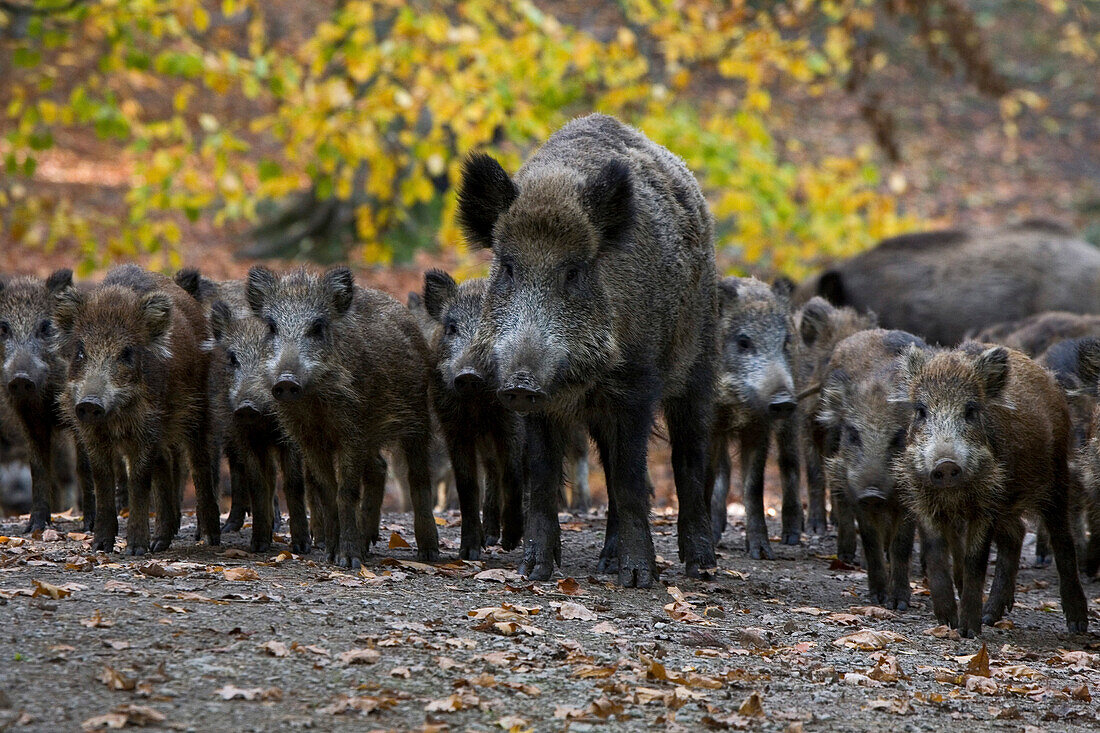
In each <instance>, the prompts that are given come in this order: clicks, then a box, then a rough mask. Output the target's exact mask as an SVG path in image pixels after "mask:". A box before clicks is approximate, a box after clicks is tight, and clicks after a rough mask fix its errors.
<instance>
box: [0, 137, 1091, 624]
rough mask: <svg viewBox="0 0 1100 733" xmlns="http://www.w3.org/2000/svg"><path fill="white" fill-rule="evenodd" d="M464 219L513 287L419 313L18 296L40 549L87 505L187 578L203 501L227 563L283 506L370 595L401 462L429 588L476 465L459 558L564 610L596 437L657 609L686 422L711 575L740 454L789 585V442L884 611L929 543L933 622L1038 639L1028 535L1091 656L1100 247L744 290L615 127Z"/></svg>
mask: <svg viewBox="0 0 1100 733" xmlns="http://www.w3.org/2000/svg"><path fill="white" fill-rule="evenodd" d="M458 219H459V222H460V224H461V226H462V228H463V230H464V232H465V234H466V237H467V240H468V242H469V244H470V246H472V247H475V248H488V249H490V250H491V251H492V265H491V269H490V273H489V276H488V277H487V278H484V279H477V280H469V281H466V282H463V283H457V282H456V281H455V280H454V279H453V278H452V277H451V276H450V275H448V274H447V273H445V272H442V271H438V270H432V271H429V272H428V273H426V275H425V278H424V289H423V292H422V293H418V294H415V295H414V296H411V298H410V307H411V309H410V308H409V307H406V306H404V305H402V304H400V303H399V302H397V301H396V300H394V299H392V298H390V297H389V296H387V295H384V294H383V293H380V292H378V291H375V290H371V289H367V288H362V287H359V286H357V285H356V284H355V281H354V279H353V277H352V273H351V271H350V270H348V269H347V268H344V267H336V268H333V269H330V270H328V271H326V272H324V273H323V274H316V273H312V272H309V271H305V270H297V271H292V272H286V273H282V274H280V273H275V272H272V271H271V270H269V269H266V268H264V267H260V266H257V267H253V268H252V269H251V270H250V271H249V273H248V276H247V277H246V278H245V279H243V280H231V281H225V282H214V281H212V280H209V279H207V278H205V277H203V276H202V275H201V274H200V273H199V272H197V271H195V270H184V271H181V272H179V273H178V274H177V275H176V277H175V279H174V280H171V279H168V278H166V277H164V276H162V275H158V274H154V273H151V272H147V271H145V270H142V269H141V268H138V267H136V266H133V265H127V266H122V267H118V268H116V269H114V270H112V271H110V272H109V273H107V275H106V276H105V277H104V278H103V279H102V281H100V282H99V283H97V284H95V285H94V286H92V285H88V286H83V285H81V284H74V283H73V280H72V274H71V272H69V271H67V270H60V271H58V272H55V273H54V274H53V275H51V276H50V277H49V278H47V279H46V280H40V279H36V278H32V277H11V278H8V279H3V280H0V357H2V359H3V384H2V385H0V386H2V389H0V393H2V400H0V404H2V408H3V409H2V412H0V416H2V423H3V428H4V430H5V431H6V432H7V433H8V434H9V436H11V435H14V436H16V437H15V438H14V439H15V440H16V442H19V443H21V445H22V446H23V450H24V451H25V455H26V460H27V462H28V463H29V464H30V471H31V485H32V491H31V493H32V500H31V507H30V522H29V524H28V526H27V528H26V529H27V531H33V530H36V529H41V528H42V527H44V526H45V525H46V524H47V523H48V522H49V521H50V512H51V511H52V510H58V509H59V507H58V506H57V505H56V503H51V502H52V500H53V497H54V496H55V494H56V493H57V491H58V487H59V486H61V485H62V484H63V483H65V482H66V481H67V480H68V479H69V476H68V474H69V473H71V474H75V476H74V477H73V478H74V482H75V483H76V484H78V485H79V486H80V488H81V493H82V498H83V511H84V517H85V523H86V525H87V527H88V528H89V530H90V531H91V532H93V533H94V542H93V548H94V549H95V550H97V551H104V552H112V551H113V550H114V549H115V539H116V535H117V534H118V512H119V510H120V508H122V507H124V506H125V507H128V510H129V513H128V516H127V520H126V521H127V530H126V550H127V552H129V553H131V554H137V555H140V554H142V553H145V552H156V551H162V550H165V549H167V548H168V547H169V546H170V545H171V543H172V541H173V538H174V537H175V535H176V534H177V532H178V531H179V528H180V501H181V495H182V490H183V484H184V482H185V479H186V477H187V475H188V474H190V477H191V481H192V482H193V485H194V488H195V495H196V501H197V520H198V521H197V524H198V529H197V535H198V536H199V537H201V538H202V539H204V540H205V541H206V542H208V543H210V544H217V543H218V542H219V541H220V535H221V533H222V532H223V531H232V530H236V529H239V528H240V526H241V522H242V517H243V512H244V510H245V507H249V511H251V513H252V515H253V522H252V524H253V530H252V540H251V541H252V549H253V550H254V551H264V550H266V549H268V548H269V547H270V545H271V543H272V529H273V526H274V525H275V524H276V523H277V522H278V521H279V519H278V514H277V513H276V509H275V507H277V504H276V503H275V502H276V499H275V488H276V485H277V484H278V483H280V476H281V485H282V490H283V494H284V497H285V501H286V505H287V509H288V513H289V526H290V535H291V543H292V549H293V551H294V552H297V553H306V552H309V551H310V550H311V548H312V547H313V546H322V545H323V547H324V549H325V550H326V551H327V553H328V557H329V559H330V560H331V561H332V562H335V563H337V564H338V565H341V566H345V567H356V566H358V565H359V564H360V563H361V561H362V558H363V557H364V556H365V555H366V554H367V552H368V551H369V548H370V546H371V544H372V543H373V542H376V541H378V539H379V521H380V511H381V505H382V498H383V492H384V488H385V482H386V476H387V470H388V467H387V461H386V458H385V456H390V457H391V460H392V462H393V463H395V464H399V465H400V467H401V468H400V471H399V472H400V473H401V474H402V476H401V478H402V481H403V485H404V486H406V487H407V491H408V494H409V498H410V499H411V505H412V511H413V516H414V524H415V535H416V548H417V553H418V556H419V557H420V559H422V560H426V561H431V560H435V559H437V558H438V557H439V542H438V537H437V534H436V524H435V521H434V519H433V516H432V508H433V505H434V482H435V476H434V475H435V473H437V472H436V470H435V468H434V467H433V466H434V465H435V464H436V463H438V462H439V461H438V458H437V457H436V456H434V455H433V453H439V452H445V453H446V454H447V456H449V464H450V470H451V471H452V472H453V481H454V485H455V488H456V490H457V494H458V501H459V506H460V508H461V514H462V529H461V545H460V551H459V554H460V556H461V557H462V558H467V559H476V558H478V557H479V555H480V553H481V552H482V548H483V547H485V546H486V545H489V544H494V543H497V542H499V543H500V544H501V545H502V546H503V547H504V548H505V549H512V548H515V547H520V546H522V549H523V556H522V560H521V561H520V566H519V568H520V572H522V573H523V574H525V575H527V576H529V577H531V578H532V579H538V580H544V579H547V578H549V577H550V575H551V573H552V572H553V570H554V567H555V565H558V564H560V561H561V536H560V531H559V526H558V507H559V501H560V498H561V496H562V494H563V483H564V478H563V475H564V474H563V467H564V466H566V465H567V464H569V463H572V464H576V463H577V458H576V456H577V455H578V451H579V452H580V453H579V455H581V459H580V462H581V463H584V465H587V464H586V463H585V461H584V459H583V455H584V453H585V452H586V450H587V443H588V439H589V438H591V440H592V441H593V442H594V444H595V446H596V448H597V451H598V455H599V459H600V463H601V464H602V466H603V469H604V471H605V473H606V477H607V487H608V500H609V506H608V513H607V531H606V536H605V537H606V538H605V542H604V547H603V550H602V552H601V554H600V558H599V566H600V570H601V571H603V572H610V573H613V574H615V575H617V577H618V580H619V582H620V583H621V584H622V585H624V586H639V587H645V586H649V585H651V584H652V583H653V582H654V581H655V580H656V579H657V567H656V562H655V554H654V548H653V541H652V537H651V534H650V528H649V523H648V517H649V502H650V492H651V487H650V484H649V480H648V475H647V470H646V457H647V444H648V442H649V439H650V436H651V433H652V432H653V431H654V429H655V420H656V416H657V415H656V413H657V408H658V407H659V408H660V411H661V416H662V417H663V426H664V431H665V432H666V433H667V436H668V440H669V442H670V444H671V459H672V469H673V475H674V478H675V486H676V493H677V500H678V505H679V520H678V539H679V551H680V560H681V561H682V562H683V563H684V565H685V571H686V573H687V574H688V575H690V576H702V575H706V574H708V573H709V572H710V571H711V570H712V569H713V568H715V566H716V559H715V552H714V547H715V545H716V544H717V543H718V542H719V541H720V539H721V537H722V535H723V532H724V529H725V526H726V501H727V495H728V492H729V488H730V473H731V461H730V457H729V443H730V442H731V441H733V440H734V439H736V441H737V442H738V445H739V454H740V467H741V476H742V488H743V497H744V499H743V500H744V504H745V510H746V514H745V548H746V551H747V552H748V553H749V554H750V555H751V556H752V557H754V558H771V557H772V556H773V551H772V549H771V548H770V547H769V536H768V529H767V526H766V524H765V513H764V469H765V463H766V461H767V456H768V452H769V447H770V444H771V442H772V436H773V435H774V436H775V442H776V447H777V453H778V460H779V470H780V476H781V479H782V490H783V503H782V530H781V533H780V540H781V541H782V542H783V543H785V544H797V543H798V542H799V541H800V538H801V535H802V534H803V532H811V533H817V534H820V533H823V532H825V531H826V525H827V521H828V515H827V513H826V494H827V493H828V499H829V501H828V503H829V504H830V505H831V510H832V511H831V518H832V523H833V524H834V525H835V527H836V532H837V542H838V555H839V557H840V558H841V559H843V560H846V561H854V560H855V557H856V544H857V542H856V537H857V533H858V536H859V538H860V542H861V544H862V548H863V550H862V557H863V564H864V566H865V568H866V569H867V573H868V583H869V586H870V588H869V590H870V594H871V596H872V598H873V600H874V601H875V602H877V603H882V604H885V605H887V606H888V607H890V608H896V609H899V610H904V609H906V608H907V607H908V604H909V600H910V568H911V564H912V563H911V556H912V551H913V545H914V541H915V539H916V538H917V537H919V538H920V552H921V561H922V562H921V567H922V568H923V570H924V572H925V573H926V575H927V583H928V587H929V589H930V591H931V600H932V606H933V610H934V613H935V615H936V617H937V618H938V619H940V620H941V621H943V622H946V623H949V624H951V625H952V626H956V627H957V628H958V629H959V631H960V633H961V634H963V635H964V636H972V635H974V634H977V633H979V632H980V630H981V626H982V624H983V623H984V624H992V623H994V622H996V621H997V620H998V619H1000V618H1001V617H1002V616H1003V615H1004V613H1005V612H1006V611H1008V610H1009V609H1011V608H1012V605H1013V600H1014V599H1013V594H1014V590H1015V578H1016V572H1017V567H1018V564H1019V560H1020V554H1021V546H1022V543H1023V539H1024V534H1025V526H1024V523H1023V516H1024V515H1025V514H1027V515H1030V516H1032V517H1034V518H1037V519H1039V520H1040V522H1041V527H1040V537H1039V542H1038V545H1037V547H1038V549H1037V555H1038V556H1039V557H1038V559H1039V560H1040V561H1047V560H1048V559H1049V558H1050V557H1051V556H1053V560H1054V562H1055V564H1056V565H1057V570H1058V574H1059V582H1060V590H1061V597H1062V607H1063V610H1064V613H1065V618H1066V623H1067V626H1068V628H1069V630H1070V631H1084V630H1085V629H1086V626H1087V609H1086V601H1085V596H1084V593H1083V590H1082V586H1081V581H1080V577H1079V572H1078V562H1079V558H1081V562H1082V566H1083V569H1084V571H1085V572H1086V573H1088V574H1089V575H1092V574H1095V573H1096V571H1097V570H1098V567H1100V410H1098V409H1096V404H1097V399H1098V380H1100V338H1097V337H1100V315H1087V314H1100V251H1098V250H1097V249H1095V248H1093V247H1092V246H1091V245H1088V244H1087V243H1084V242H1081V241H1078V240H1076V239H1074V238H1073V236H1072V235H1071V234H1070V233H1068V232H1066V231H1064V230H1062V229H1060V228H1058V227H1056V226H1054V225H1052V224H1049V223H1045V222H1026V223H1023V224H1020V225H1018V226H1015V227H1012V228H1008V229H1004V230H1001V231H992V232H970V233H968V232H939V233H929V234H917V235H909V236H904V237H898V238H895V239H891V240H887V241H885V242H882V243H881V244H880V245H879V246H878V247H876V248H875V249H873V250H871V251H869V252H866V253H864V254H862V255H859V256H857V257H855V258H853V259H851V260H848V261H846V262H843V263H841V264H839V265H837V266H836V267H834V268H833V269H831V270H829V271H827V272H824V273H822V274H820V275H819V276H817V277H815V278H813V279H812V280H809V281H807V282H805V283H803V284H802V285H801V286H798V287H795V286H794V285H793V284H792V283H790V282H787V281H779V282H777V283H775V284H774V285H771V286H769V285H766V284H764V283H762V282H760V281H758V280H756V279H753V278H734V277H728V278H719V277H718V276H717V273H716V270H715V260H714V241H713V240H714V232H713V223H712V219H711V216H710V214H709V212H708V209H707V204H706V202H705V200H704V198H703V195H702V193H701V191H700V189H699V186H698V185H697V183H696V181H695V179H694V178H693V176H692V174H691V173H690V172H689V171H688V170H687V168H686V167H685V166H684V164H683V162H682V161H681V160H680V159H678V158H677V157H675V156H674V155H672V154H671V153H669V152H668V151H667V150H665V149H664V148H662V147H660V146H658V145H656V144H654V143H652V142H651V141H649V140H648V139H647V138H646V137H645V136H644V135H642V134H641V133H640V132H638V131H637V130H634V129H633V128H630V127H627V126H626V125H623V124H621V123H620V122H618V121H616V120H615V119H613V118H610V117H605V116H601V115H592V116H588V117H584V118H581V119H577V120H574V121H573V122H571V123H569V124H567V125H566V126H565V127H563V128H562V129H561V130H559V131H558V132H557V133H555V134H554V135H552V136H551V137H550V138H549V139H548V140H547V141H546V143H545V144H544V145H543V146H542V147H541V148H540V149H539V150H538V151H537V152H536V153H534V154H533V155H532V156H531V158H530V159H529V160H528V161H527V162H526V163H525V164H524V165H523V166H522V167H521V168H520V169H519V171H518V172H516V173H515V175H514V176H513V175H509V174H508V173H507V172H505V171H504V169H502V168H501V166H500V165H499V164H498V163H497V162H496V161H495V160H494V159H492V158H490V157H489V156H486V155H480V154H475V155H472V156H471V157H470V158H469V159H468V160H467V162H466V165H465V168H464V171H463V177H462V182H461V188H460V191H459V199H458ZM578 444H579V446H580V447H579V448H578ZM433 445H442V446H444V447H445V448H444V450H443V451H438V450H437V451H433V448H432V446H433ZM223 456H224V457H225V458H226V460H227V462H228V465H229V469H230V476H231V482H232V493H233V508H232V511H231V513H230V515H229V521H228V522H227V524H226V525H225V526H224V527H223V526H219V523H220V515H219V508H218V495H217V486H218V483H219V480H218V479H219V476H220V466H221V461H222V457H223ZM802 466H805V473H806V479H807V485H808V514H807V516H805V517H804V516H803V507H802V501H801V483H802V482H801V475H800V473H801V470H800V469H801V467H802ZM826 489H828V491H827V492H826ZM150 499H151V500H152V506H151V507H150ZM150 509H152V510H153V511H154V512H155V526H154V527H153V530H152V535H150V529H149V511H150ZM1086 517H1087V518H1088V519H1089V520H1090V521H1089V522H1088V523H1087V524H1088V525H1089V529H1090V530H1091V532H1087V531H1086V529H1085V526H1086V521H1085V518H1086ZM993 545H996V547H997V553H996V558H997V559H996V567H995V571H994V576H993V582H992V587H991V589H990V591H989V594H988V597H986V598H985V601H984V604H983V591H984V586H985V578H986V568H987V564H988V561H989V554H990V549H991V546H993Z"/></svg>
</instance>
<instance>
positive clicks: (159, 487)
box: [149, 454, 183, 552]
mask: <svg viewBox="0 0 1100 733" xmlns="http://www.w3.org/2000/svg"><path fill="white" fill-rule="evenodd" d="M182 470H183V467H182V466H181V465H180V462H179V461H178V460H175V459H174V457H173V456H171V455H168V454H163V455H161V456H158V457H157V460H156V462H155V463H154V464H153V474H154V478H153V511H155V512H156V515H157V518H156V524H155V528H154V531H153V541H152V543H151V544H150V545H149V550H150V551H151V552H163V551H164V550H167V549H168V548H169V547H171V545H172V540H174V539H175V538H176V534H177V533H178V532H179V530H180V499H179V497H180V483H181V482H182V481H183V476H182V475H181V471H182Z"/></svg>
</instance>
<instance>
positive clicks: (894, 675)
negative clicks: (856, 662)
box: [867, 653, 909, 683]
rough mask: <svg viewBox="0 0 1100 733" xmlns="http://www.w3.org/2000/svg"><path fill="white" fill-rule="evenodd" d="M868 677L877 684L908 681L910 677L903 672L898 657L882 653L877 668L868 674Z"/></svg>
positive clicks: (876, 664)
mask: <svg viewBox="0 0 1100 733" xmlns="http://www.w3.org/2000/svg"><path fill="white" fill-rule="evenodd" d="M867 676H868V677H870V678H871V679H873V680H875V681H877V682H886V683H894V682H897V681H898V680H907V679H909V675H907V674H905V672H903V671H902V669H901V665H899V664H898V660H897V657H895V656H894V655H892V654H885V653H880V654H879V655H878V660H877V661H876V662H875V666H874V667H872V668H871V671H870V672H868V673H867Z"/></svg>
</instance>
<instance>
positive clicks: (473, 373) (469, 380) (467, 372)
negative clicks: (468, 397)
mask: <svg viewBox="0 0 1100 733" xmlns="http://www.w3.org/2000/svg"><path fill="white" fill-rule="evenodd" d="M484 383H485V380H484V379H483V378H482V376H481V374H480V373H478V371H477V370H476V369H472V368H470V367H466V368H465V369H463V370H462V371H460V372H459V373H458V374H456V375H455V389H456V390H457V391H458V392H459V394H470V393H471V392H473V391H474V390H476V389H477V388H479V387H481V386H482V385H483V384H484Z"/></svg>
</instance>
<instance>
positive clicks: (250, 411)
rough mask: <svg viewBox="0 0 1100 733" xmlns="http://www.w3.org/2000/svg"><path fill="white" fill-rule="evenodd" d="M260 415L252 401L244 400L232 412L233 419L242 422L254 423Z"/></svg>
mask: <svg viewBox="0 0 1100 733" xmlns="http://www.w3.org/2000/svg"><path fill="white" fill-rule="evenodd" d="M261 415H262V413H261V412H260V409H259V408H258V407H256V403H255V402H253V401H252V400H244V401H243V402H241V404H239V405H237V409H235V410H233V417H235V418H236V419H238V420H241V421H244V422H255V421H256V420H258V419H259V418H260V417H261Z"/></svg>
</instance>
